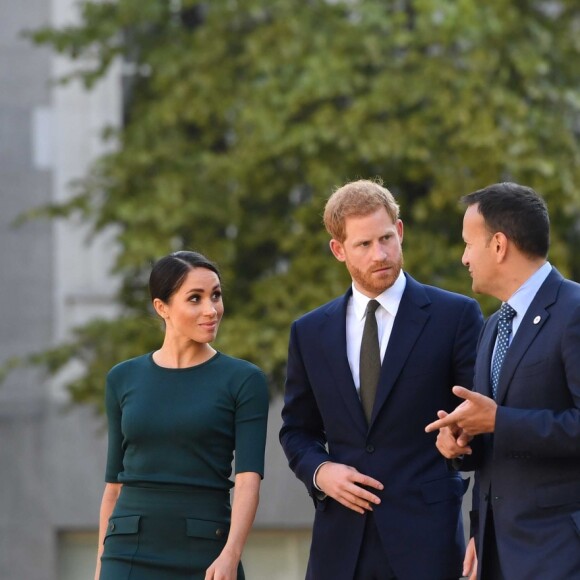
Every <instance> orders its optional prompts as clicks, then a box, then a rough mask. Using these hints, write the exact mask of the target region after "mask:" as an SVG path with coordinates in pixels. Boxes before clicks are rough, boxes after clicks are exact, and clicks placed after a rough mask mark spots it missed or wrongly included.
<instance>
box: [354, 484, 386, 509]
mask: <svg viewBox="0 0 580 580" xmlns="http://www.w3.org/2000/svg"><path fill="white" fill-rule="evenodd" d="M348 492H349V493H351V494H352V495H353V496H354V497H356V498H357V500H356V503H358V504H359V505H366V504H369V503H374V504H377V505H378V504H380V503H381V499H380V498H379V497H377V496H376V495H375V494H373V493H371V492H370V491H368V490H366V489H364V488H363V487H360V486H359V485H356V484H354V485H353V487H352V488H351V489H349V490H348Z"/></svg>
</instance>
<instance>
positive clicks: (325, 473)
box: [316, 461, 383, 514]
mask: <svg viewBox="0 0 580 580" xmlns="http://www.w3.org/2000/svg"><path fill="white" fill-rule="evenodd" d="M316 485H317V486H318V487H319V488H320V489H321V490H322V491H323V492H324V493H325V494H326V495H328V496H330V497H332V498H333V499H335V500H336V501H337V502H339V503H341V504H342V505H343V506H345V507H347V508H349V509H351V510H354V511H355V512H358V513H359V514H364V513H365V510H368V511H373V504H379V503H381V500H380V499H379V498H378V497H377V496H376V495H374V494H373V493H371V492H370V491H367V490H366V489H364V488H363V487H361V485H364V486H367V487H372V488H374V489H378V490H381V489H383V484H382V483H381V482H380V481H377V480H376V479H373V478H372V477H369V476H368V475H363V474H362V473H360V472H359V471H357V470H356V469H355V468H354V467H350V466H348V465H343V464H342V463H333V462H332V461H329V462H328V463H325V464H324V465H322V466H321V467H320V469H319V470H318V473H317V474H316Z"/></svg>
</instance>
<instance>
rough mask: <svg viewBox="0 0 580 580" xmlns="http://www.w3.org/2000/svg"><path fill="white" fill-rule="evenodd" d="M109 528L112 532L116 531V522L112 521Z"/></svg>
mask: <svg viewBox="0 0 580 580" xmlns="http://www.w3.org/2000/svg"><path fill="white" fill-rule="evenodd" d="M109 530H111V532H114V531H115V524H114V523H113V522H111V524H110V525H109Z"/></svg>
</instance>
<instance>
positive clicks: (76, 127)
mask: <svg viewBox="0 0 580 580" xmlns="http://www.w3.org/2000/svg"><path fill="white" fill-rule="evenodd" d="M74 6H75V2H74V1H73V0H27V1H26V2H22V1H21V0H0V15H1V16H0V200H1V202H2V205H1V209H0V280H1V294H0V295H1V296H2V298H3V299H2V301H1V303H0V309H1V314H0V320H1V323H0V360H1V361H2V362H3V361H5V360H7V359H8V358H10V357H12V356H18V355H24V354H27V353H31V352H36V351H41V350H43V349H45V348H47V347H48V346H51V345H55V344H57V343H58V342H59V341H61V340H63V339H65V338H66V337H67V335H68V334H69V332H70V329H71V328H73V327H74V326H76V325H79V324H82V323H84V322H86V321H87V320H89V319H90V318H92V317H95V316H114V315H115V311H116V308H115V304H114V301H113V295H114V291H115V280H114V279H113V278H112V277H111V276H110V275H109V274H108V272H109V270H110V266H111V264H112V258H113V256H114V253H115V247H114V244H113V243H112V240H111V239H110V238H109V237H107V235H103V236H101V237H99V238H96V239H91V240H90V241H87V235H86V234H87V232H86V229H85V228H84V227H83V226H82V224H75V223H74V222H72V221H66V222H64V221H62V222H61V221H47V220H35V221H29V222H26V223H24V224H23V225H22V226H20V227H17V228H15V227H13V225H12V224H13V221H14V219H15V218H16V217H17V216H19V215H20V214H21V213H22V212H24V211H26V210H28V209H30V208H33V207H37V206H39V205H43V204H46V203H49V202H51V201H54V200H62V199H65V198H66V197H67V196H68V195H69V194H70V187H69V184H70V182H71V180H73V179H75V178H78V177H81V176H83V175H84V174H85V172H86V170H87V167H88V165H89V164H90V162H91V160H92V159H94V158H95V157H96V156H98V155H100V154H102V153H103V152H104V150H103V143H102V141H101V138H100V134H101V130H102V128H103V127H104V126H106V125H110V124H116V123H117V122H118V119H119V118H120V114H121V106H122V105H121V98H122V95H121V84H122V79H121V71H120V69H118V68H116V69H114V70H113V71H112V72H111V74H110V75H109V76H108V77H107V78H106V79H105V80H104V82H102V83H100V84H99V85H98V86H97V87H96V88H95V89H94V90H92V91H91V92H90V93H87V92H85V91H84V90H83V89H82V88H81V87H80V86H79V85H78V84H74V83H73V84H71V85H68V86H66V87H61V86H56V85H55V84H54V83H53V81H54V79H56V78H58V77H59V76H60V75H62V73H63V72H65V71H66V70H67V67H69V66H70V64H69V63H67V62H66V61H65V60H64V59H62V58H60V57H57V56H56V55H55V54H54V53H52V52H50V51H48V50H46V49H41V48H38V47H35V46H34V45H32V43H31V42H29V41H28V40H26V39H25V38H23V37H22V36H21V31H23V30H26V29H33V28H36V27H38V26H41V25H45V24H51V25H55V26H61V25H63V24H65V23H68V22H70V21H71V20H74V17H75V10H74ZM68 372H70V373H74V372H75V369H70V370H69V371H68ZM63 378H64V377H59V378H56V379H47V378H46V377H44V376H42V375H41V374H40V373H39V372H38V371H37V370H35V369H24V370H20V371H17V372H14V373H13V374H11V375H10V376H9V377H8V379H7V381H6V382H5V383H3V384H2V385H0V469H1V472H2V483H1V484H0V578H2V580H85V579H86V580H90V579H92V577H93V571H94V560H95V554H96V532H97V525H98V511H99V504H100V498H101V494H102V490H103V486H104V483H103V475H104V463H105V437H104V424H103V419H102V418H100V417H97V416H95V414H94V413H93V411H92V410H91V409H88V408H83V407H77V406H75V407H71V406H70V405H69V404H68V397H67V393H66V391H65V390H64V389H63V388H62V382H63ZM279 426H280V401H279V400H275V401H273V403H272V408H271V413H270V425H269V439H268V446H267V459H266V470H267V472H266V479H265V481H264V485H263V491H262V494H261V505H260V509H259V513H258V517H257V522H256V526H255V529H254V531H253V533H252V536H251V538H250V541H249V545H248V549H247V551H246V557H245V559H244V560H245V566H246V570H247V575H248V577H249V578H252V580H262V579H268V580H276V579H279V580H294V579H300V578H303V577H304V571H305V565H306V558H307V551H308V545H309V538H310V525H311V521H312V517H313V509H312V505H311V503H310V501H309V499H308V497H307V495H306V492H305V490H304V489H303V486H302V485H301V484H300V483H299V482H298V481H297V480H296V479H295V478H294V476H293V475H292V473H291V472H290V471H289V470H288V467H287V465H286V462H285V459H284V457H283V454H282V451H281V449H280V447H279V445H278V442H277V431H278V429H279Z"/></svg>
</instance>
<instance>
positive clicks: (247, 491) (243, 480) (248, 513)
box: [205, 471, 262, 580]
mask: <svg viewBox="0 0 580 580" xmlns="http://www.w3.org/2000/svg"><path fill="white" fill-rule="evenodd" d="M261 479H262V478H261V476H260V474H259V473H254V472H252V471H246V472H244V473H238V474H237V475H236V479H235V487H234V502H233V505H232V523H231V525H230V533H229V535H228V540H227V542H226V545H225V546H224V549H223V550H222V551H221V553H220V555H219V556H218V558H217V559H216V560H215V561H214V562H213V563H212V565H211V566H210V567H209V568H208V569H207V571H206V573H205V580H236V578H237V575H238V564H239V563H240V560H241V558H242V552H243V550H244V546H245V545H246V540H247V539H248V535H249V533H250V529H251V528H252V524H253V523H254V518H255V516H256V510H257V509H258V501H259V497H260V482H261Z"/></svg>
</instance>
